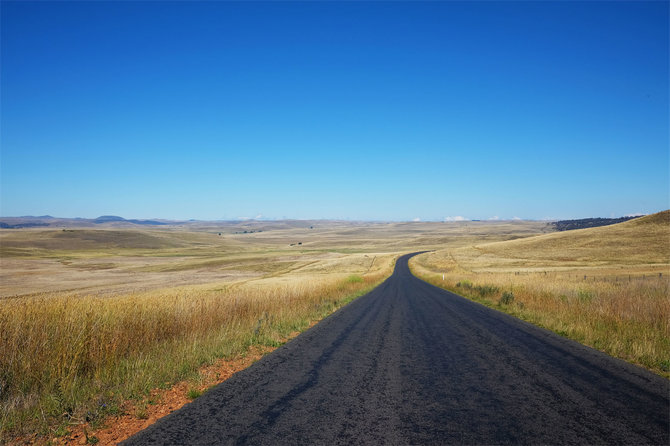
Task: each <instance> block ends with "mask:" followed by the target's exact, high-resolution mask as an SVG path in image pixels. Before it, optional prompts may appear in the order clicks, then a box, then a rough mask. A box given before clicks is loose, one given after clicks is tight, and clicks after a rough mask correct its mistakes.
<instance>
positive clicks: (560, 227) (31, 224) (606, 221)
mask: <svg viewBox="0 0 670 446" xmlns="http://www.w3.org/2000/svg"><path fill="white" fill-rule="evenodd" d="M633 218H637V217H620V218H582V219H578V220H560V221H554V222H548V223H549V224H550V225H552V226H553V227H554V229H555V230H556V231H569V230H572V229H583V228H593V227H596V226H607V225H613V224H615V223H621V222H624V221H627V220H630V219H633ZM328 221H329V222H336V221H337V220H328ZM324 222H325V221H324V220H273V221H261V220H254V219H250V220H227V221H200V220H188V221H184V220H182V221H180V220H164V219H160V220H158V219H156V220H138V219H125V218H123V217H119V216H117V215H101V216H100V217H98V218H58V217H52V216H51V215H41V216H38V217H33V216H25V217H0V229H21V228H39V227H52V228H73V227H88V228H95V227H99V226H102V227H136V226H167V225H171V226H175V225H179V226H183V225H187V226H189V227H192V226H193V227H195V226H198V227H200V226H202V227H211V226H217V227H219V226H231V227H233V226H235V227H240V228H242V229H247V230H249V229H259V230H260V229H270V228H274V229H280V228H287V227H306V228H310V227H312V226H313V225H314V224H319V225H321V224H323V223H324ZM341 223H346V224H348V225H355V224H356V222H352V221H347V222H341Z"/></svg>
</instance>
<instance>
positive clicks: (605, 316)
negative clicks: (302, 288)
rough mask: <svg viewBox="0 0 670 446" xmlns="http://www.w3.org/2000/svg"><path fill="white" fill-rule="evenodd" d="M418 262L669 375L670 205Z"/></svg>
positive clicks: (428, 276)
mask: <svg viewBox="0 0 670 446" xmlns="http://www.w3.org/2000/svg"><path fill="white" fill-rule="evenodd" d="M410 265H411V267H412V270H413V272H414V273H415V274H416V275H418V276H419V277H422V278H423V279H425V280H427V281H429V282H430V283H433V284H435V285H437V286H440V287H443V288H446V289H449V290H451V291H454V292H456V293H458V294H461V295H464V296H466V297H470V298H473V299H475V300H477V301H479V302H482V303H484V304H486V305H489V306H493V307H496V308H498V309H500V310H502V311H505V312H507V313H510V314H513V315H515V316H517V317H520V318H522V319H526V320H528V321H530V322H532V323H535V324H537V325H540V326H543V327H546V328H548V329H550V330H553V331H555V332H557V333H559V334H561V335H564V336H567V337H569V338H572V339H575V340H577V341H579V342H581V343H584V344H586V345H589V346H592V347H594V348H597V349H599V350H601V351H604V352H605V353H608V354H610V355H612V356H616V357H619V358H622V359H625V360H627V361H630V362H633V363H636V364H639V365H642V366H644V367H646V368H648V369H650V370H652V371H654V372H656V373H658V374H661V375H663V376H666V377H670V299H668V296H670V211H665V212H662V213H659V214H654V215H650V216H647V217H643V218H639V219H635V220H631V221H629V222H625V223H620V224H617V225H613V226H606V227H600V228H590V229H582V230H575V231H568V232H560V233H553V234H546V235H540V236H535V237H529V238H525V239H521V240H514V241H506V242H497V243H484V244H475V245H471V246H464V247H460V248H454V249H443V250H438V251H436V252H433V253H427V254H423V255H421V256H417V257H416V258H414V259H412V261H411V262H410ZM443 278H444V279H443Z"/></svg>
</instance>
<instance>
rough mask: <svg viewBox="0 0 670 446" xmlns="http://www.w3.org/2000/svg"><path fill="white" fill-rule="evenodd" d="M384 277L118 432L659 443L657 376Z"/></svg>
mask: <svg viewBox="0 0 670 446" xmlns="http://www.w3.org/2000/svg"><path fill="white" fill-rule="evenodd" d="M409 257H411V255H406V256H403V257H400V258H399V259H398V262H397V264H396V269H395V272H394V273H393V275H392V276H391V277H390V278H389V279H388V280H386V281H385V282H384V283H383V284H382V285H380V286H379V287H377V288H376V289H375V290H373V291H372V292H371V293H369V294H367V295H365V296H363V297H361V298H359V299H357V300H355V301H354V302H352V303H351V304H349V305H347V306H346V307H344V308H342V309H340V310H339V311H338V312H336V313H334V314H333V315H331V316H330V317H328V318H326V319H324V320H323V321H322V322H320V323H319V324H317V325H316V326H314V327H313V328H312V329H310V330H308V331H306V332H305V333H303V334H302V335H300V336H298V337H297V338H295V339H294V340H292V341H291V342H289V343H287V344H286V345H284V346H283V347H281V348H279V349H277V350H276V351H275V352H273V353H272V354H269V355H268V356H266V357H264V358H263V359H262V360H260V361H258V362H257V363H255V364H254V365H253V366H251V367H249V368H248V369H246V370H244V371H242V372H239V373H237V374H236V375H234V376H233V377H231V378H230V379H229V380H227V381H225V382H224V383H222V384H220V385H219V386H217V387H215V388H214V389H212V390H210V391H209V392H207V393H205V394H204V395H203V396H201V397H200V398H198V399H196V400H195V401H194V402H192V403H191V404H188V405H186V406H184V407H183V408H181V409H180V410H178V411H176V412H174V413H172V414H170V415H168V416H166V417H165V418H163V419H161V420H159V421H158V422H157V423H155V424H154V425H152V426H150V427H149V428H147V429H146V430H144V431H142V432H140V433H138V434H137V435H135V436H134V437H131V438H130V439H128V440H127V441H126V442H125V444H126V445H147V444H267V445H276V444H291V445H294V444H352V443H355V444H452V443H457V444H505V443H525V444H539V443H542V444H568V443H578V444H596V443H598V444H601V443H607V444H663V445H667V444H668V443H669V441H670V439H669V437H670V434H669V429H670V428H669V410H670V400H669V396H668V394H669V382H668V380H666V379H664V378H662V377H659V376H657V375H654V374H652V373H650V372H648V371H646V370H644V369H641V368H639V367H636V366H633V365H631V364H628V363H626V362H623V361H620V360H617V359H613V358H611V357H609V356H607V355H605V354H603V353H600V352H598V351H596V350H593V349H591V348H588V347H585V346H582V345H580V344H578V343H576V342H573V341H570V340H567V339H565V338H562V337H559V336H557V335H555V334H553V333H551V332H549V331H547V330H543V329H541V328H538V327H535V326H533V325H530V324H528V323H526V322H523V321H520V320H518V319H516V318H513V317H511V316H508V315H506V314H503V313H500V312H497V311H494V310H492V309H489V308H486V307H484V306H481V305H479V304H476V303H473V302H471V301H469V300H467V299H464V298H462V297H460V296H457V295H455V294H452V293H449V292H447V291H444V290H442V289H439V288H436V287H434V286H432V285H429V284H427V283H425V282H423V281H421V280H419V279H417V278H416V277H414V276H413V275H412V274H411V273H410V271H409V268H408V265H407V261H408V259H409Z"/></svg>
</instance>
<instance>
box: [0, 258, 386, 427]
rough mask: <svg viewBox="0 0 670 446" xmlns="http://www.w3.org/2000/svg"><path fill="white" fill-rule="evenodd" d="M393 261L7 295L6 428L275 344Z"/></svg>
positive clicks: (92, 405)
mask: <svg viewBox="0 0 670 446" xmlns="http://www.w3.org/2000/svg"><path fill="white" fill-rule="evenodd" d="M392 265H393V256H383V257H382V260H381V261H380V262H379V263H378V267H375V268H373V269H371V270H370V271H369V272H368V273H367V274H364V275H351V276H349V277H347V276H343V275H342V274H339V275H337V274H336V275H331V276H325V275H324V276H320V277H318V278H317V277H315V276H313V275H312V276H308V275H304V276H301V277H293V278H285V277H278V278H267V279H262V280H260V281H256V282H254V283H250V282H247V283H241V284H237V286H230V287H227V288H223V289H217V290H213V289H207V286H200V287H198V286H191V287H182V288H176V289H170V290H161V291H152V292H145V293H137V294H130V295H124V296H116V297H96V296H72V295H68V294H60V295H53V294H51V295H45V296H32V297H21V298H14V299H7V300H5V301H4V302H2V305H0V351H2V352H3V354H2V355H1V356H0V389H1V390H2V403H1V404H2V416H1V418H0V421H2V426H3V430H4V431H6V432H7V431H10V430H11V431H13V432H17V431H22V430H23V431H25V430H26V429H28V430H30V429H34V428H35V426H36V425H38V426H40V427H41V428H42V429H46V428H47V427H48V426H50V425H53V423H54V420H59V421H60V422H61V423H65V424H67V423H69V422H71V421H83V420H89V419H92V418H96V417H101V416H103V415H105V414H108V413H109V410H110V409H113V408H114V407H115V403H117V402H118V400H119V398H127V397H134V396H141V395H143V394H145V393H146V392H148V391H149V390H150V389H152V388H154V387H157V386H159V385H162V384H165V383H172V382H174V381H175V380H177V379H180V378H183V377H184V376H187V375H188V374H189V373H192V372H193V371H194V370H196V369H197V367H198V366H200V365H201V364H203V362H207V361H213V360H214V359H215V358H218V357H223V356H230V355H234V354H239V353H240V352H243V351H245V350H246V349H247V348H248V347H249V346H250V345H253V344H263V345H267V344H269V345H272V344H273V343H276V342H278V340H279V339H282V338H284V337H285V336H286V335H288V334H289V333H291V332H293V331H296V330H301V329H304V328H305V327H306V326H307V325H308V324H309V322H310V321H311V320H314V319H318V318H321V317H323V316H324V315H325V314H328V313H329V312H331V311H332V310H333V309H335V308H337V307H338V306H339V305H341V304H342V303H343V302H344V301H345V300H346V299H350V298H352V297H353V296H354V295H356V293H361V292H364V291H366V290H368V289H370V287H372V286H374V285H375V284H377V283H379V281H380V280H382V279H383V278H385V277H386V276H388V275H389V274H390V272H391V268H392ZM317 279H318V280H317ZM209 287H211V285H210V286H209ZM35 417H37V418H38V421H40V423H36V422H35V420H34V418H35Z"/></svg>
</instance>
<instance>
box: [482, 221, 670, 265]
mask: <svg viewBox="0 0 670 446" xmlns="http://www.w3.org/2000/svg"><path fill="white" fill-rule="evenodd" d="M668 246H670V210H667V211H663V212H659V213H656V214H652V215H647V216H644V217H638V218H634V219H631V220H630V221H625V222H623V223H617V224H613V225H608V226H603V227H596V228H585V229H579V230H574V231H563V232H553V233H551V234H545V235H538V236H535V237H528V238H523V239H517V240H512V241H505V242H497V243H490V244H484V245H478V246H476V247H472V248H470V251H472V252H470V253H469V254H470V255H472V256H476V257H481V258H482V259H483V258H490V259H497V260H495V261H493V260H492V261H491V263H492V264H493V263H495V264H499V263H500V259H507V261H508V262H512V261H514V262H521V263H523V264H528V265H530V264H533V263H535V262H537V263H540V264H552V263H555V262H559V263H562V264H565V262H574V263H575V264H593V263H594V262H595V263H598V264H601V265H605V264H608V263H621V262H622V261H625V262H630V263H638V264H639V263H670V249H668Z"/></svg>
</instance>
